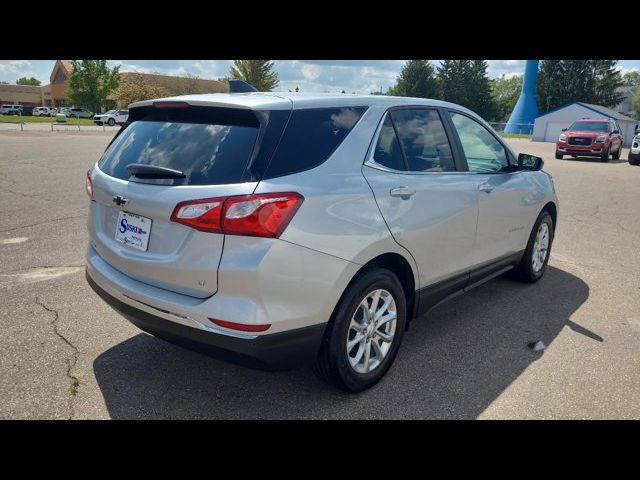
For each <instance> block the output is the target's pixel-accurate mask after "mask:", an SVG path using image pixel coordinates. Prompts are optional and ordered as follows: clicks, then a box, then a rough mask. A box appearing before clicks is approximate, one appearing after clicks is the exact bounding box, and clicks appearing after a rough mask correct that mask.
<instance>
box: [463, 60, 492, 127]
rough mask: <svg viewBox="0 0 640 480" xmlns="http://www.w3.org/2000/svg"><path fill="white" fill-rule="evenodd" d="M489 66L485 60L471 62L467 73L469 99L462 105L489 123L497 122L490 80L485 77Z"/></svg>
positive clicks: (487, 76)
mask: <svg viewBox="0 0 640 480" xmlns="http://www.w3.org/2000/svg"><path fill="white" fill-rule="evenodd" d="M488 68H489V64H488V63H487V61H486V60H473V61H472V62H471V70H470V72H469V77H468V84H467V88H468V89H469V98H468V101H467V104H466V105H464V106H465V107H467V108H468V109H470V110H473V111H474V112H476V113H477V114H478V115H480V116H481V117H483V118H485V119H486V120H489V121H496V120H498V118H496V117H497V114H498V105H497V103H496V101H495V99H494V98H493V95H492V94H491V80H490V79H489V75H487V69H488Z"/></svg>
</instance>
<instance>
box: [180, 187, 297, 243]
mask: <svg viewBox="0 0 640 480" xmlns="http://www.w3.org/2000/svg"><path fill="white" fill-rule="evenodd" d="M303 200H304V197H303V196H302V195H300V194H299V193H295V192H284V193H258V194H253V195H237V196H232V197H218V198H204V199H201V200H190V201H186V202H180V203H179V204H178V205H176V208H175V209H174V210H173V213H172V214H171V220H172V221H174V222H178V223H182V224H183V225H187V226H188V227H191V228H195V229H196V230H201V231H203V232H213V233H225V234H228V235H246V236H252V237H271V238H278V237H279V236H280V235H281V234H282V232H283V231H284V229H285V228H286V227H287V225H288V224H289V222H290V221H291V219H292V218H293V216H294V214H295V213H296V211H297V210H298V208H300V205H301V204H302V202H303Z"/></svg>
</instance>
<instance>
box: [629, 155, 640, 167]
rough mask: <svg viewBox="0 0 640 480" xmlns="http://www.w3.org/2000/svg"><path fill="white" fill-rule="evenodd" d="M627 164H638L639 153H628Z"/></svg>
mask: <svg viewBox="0 0 640 480" xmlns="http://www.w3.org/2000/svg"><path fill="white" fill-rule="evenodd" d="M629 165H640V155H633V154H631V153H630V154H629Z"/></svg>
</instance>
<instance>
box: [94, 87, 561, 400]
mask: <svg viewBox="0 0 640 480" xmlns="http://www.w3.org/2000/svg"><path fill="white" fill-rule="evenodd" d="M542 166H543V161H542V159H541V158H539V157H535V156H532V155H526V154H520V155H516V154H515V153H514V151H513V150H512V149H511V148H510V147H509V146H508V145H507V144H506V143H505V142H504V141H503V140H502V138H501V137H500V136H499V135H498V134H497V133H496V132H495V131H494V130H493V129H492V128H491V127H490V126H489V125H488V124H487V123H486V122H485V121H483V120H482V119H481V118H480V117H479V116H478V115H476V114H475V113H473V112H471V111H469V110H467V109H466V108H463V107H461V106H458V105H454V104H451V103H446V102H441V101H435V100H428V99H419V98H402V97H388V96H381V95H374V96H358V95H303V94H280V93H220V94H207V95H188V96H180V97H172V98H164V99H156V100H146V101H141V102H137V103H134V104H132V105H131V106H130V109H129V118H128V119H127V121H126V123H125V124H124V125H123V126H122V128H121V129H120V131H119V132H118V133H117V135H116V136H115V137H114V139H113V140H112V141H111V143H110V144H109V145H108V147H107V148H106V150H105V152H104V154H103V155H102V157H101V158H100V160H99V161H98V162H97V163H96V164H95V165H94V166H93V168H91V169H90V170H89V171H88V172H87V176H86V188H87V193H88V195H89V197H90V200H91V201H90V209H89V217H88V229H89V238H90V240H89V246H88V252H87V280H88V282H89V284H90V285H91V287H92V288H93V289H94V290H95V291H96V292H97V293H98V294H99V295H100V296H101V297H102V298H103V299H104V300H105V301H106V302H107V303H108V304H109V305H111V306H112V307H113V308H114V309H115V310H116V311H117V312H119V313H120V314H121V315H122V316H124V317H125V318H127V319H128V320H129V321H131V322H132V323H134V324H135V325H136V326H138V327H139V328H141V329H142V330H144V331H146V332H149V333H151V334H153V335H155V336H157V337H159V338H162V339H165V340H168V341H171V342H174V343H177V344H180V345H183V346H186V347H189V348H196V349H198V350H207V351H209V352H210V353H212V354H213V355H216V356H223V357H224V358H226V359H230V360H231V361H234V362H238V363H242V364H245V365H249V366H254V367H258V368H267V369H283V368H287V367H291V366H295V365H300V364H301V363H302V362H304V361H312V362H315V367H316V371H317V372H318V373H319V374H320V376H322V377H323V378H324V379H326V380H327V381H329V382H331V383H333V384H334V385H336V386H338V387H340V388H342V389H345V390H347V391H351V392H355V391H361V390H364V389H366V388H368V387H370V386H372V385H373V384H375V383H376V382H377V381H378V380H380V378H381V377H382V376H383V375H384V374H385V373H386V372H387V370H388V369H389V367H390V366H391V364H392V363H393V361H394V358H395V356H396V354H397V352H398V349H399V347H400V343H401V341H402V336H403V334H404V332H405V331H406V330H407V328H408V325H409V322H410V321H411V320H412V319H414V318H417V317H419V316H421V315H422V314H423V313H425V312H426V311H427V310H429V309H430V308H431V307H433V306H435V305H436V304H439V303H441V302H443V301H445V300H447V299H449V298H451V297H454V296H455V295H457V294H459V293H461V292H465V291H467V290H469V289H471V288H473V287H475V286H478V285H480V284H482V283H483V282H485V281H487V280H489V279H491V278H493V277H496V276H498V275H501V274H502V273H505V272H507V271H509V270H512V273H513V276H514V277H516V278H518V279H520V280H522V281H525V282H536V281H538V280H539V279H540V278H541V277H542V276H543V274H544V272H545V269H546V266H547V262H548V261H549V254H550V250H551V245H552V242H553V236H554V230H555V226H556V220H557V215H558V200H557V197H556V194H555V189H554V184H553V181H552V178H551V176H550V175H549V174H547V173H545V172H544V171H542V170H541V169H542Z"/></svg>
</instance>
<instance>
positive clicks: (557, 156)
mask: <svg viewBox="0 0 640 480" xmlns="http://www.w3.org/2000/svg"><path fill="white" fill-rule="evenodd" d="M563 158H564V155H563V154H561V153H558V152H557V151H556V160H562V159H563Z"/></svg>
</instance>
